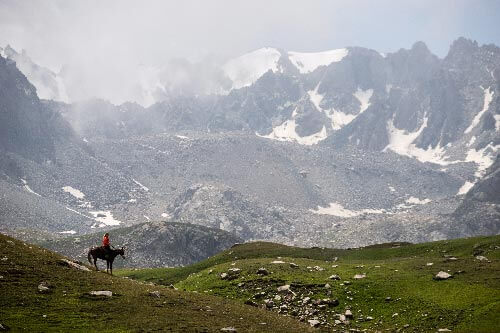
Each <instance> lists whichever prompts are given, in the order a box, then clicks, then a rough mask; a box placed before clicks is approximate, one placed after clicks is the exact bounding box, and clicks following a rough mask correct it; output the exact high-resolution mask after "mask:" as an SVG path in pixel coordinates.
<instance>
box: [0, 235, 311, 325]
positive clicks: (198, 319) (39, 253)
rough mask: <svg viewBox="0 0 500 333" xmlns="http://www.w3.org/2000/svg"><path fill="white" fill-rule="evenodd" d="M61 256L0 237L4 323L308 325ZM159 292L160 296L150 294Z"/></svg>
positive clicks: (1, 319) (0, 310)
mask: <svg viewBox="0 0 500 333" xmlns="http://www.w3.org/2000/svg"><path fill="white" fill-rule="evenodd" d="M4 258H6V259H4ZM60 258H62V257H61V256H59V255H57V254H54V253H52V252H50V251H48V250H44V249H41V248H38V247H36V246H31V245H26V244H24V243H22V242H19V241H17V240H15V239H12V238H10V237H7V236H4V235H1V234H0V276H1V278H0V291H1V292H0V324H3V325H7V326H9V327H10V328H11V329H12V331H15V332H17V331H27V332H47V331H60V332H69V331H72V332H73V331H81V332H88V331H101V332H136V331H141V332H149V331H176V332H177V331H182V332H193V331H196V332H220V329H221V328H223V327H228V326H234V327H236V328H237V329H238V331H239V332H241V331H253V332H262V331H278V332H304V331H307V330H308V327H307V326H304V324H301V323H298V322H296V321H294V320H292V319H289V318H284V317H280V316H277V315H275V314H272V313H269V312H267V311H264V310H261V309H255V308H251V307H249V306H245V305H242V304H241V303H239V302H235V301H233V300H228V299H225V298H220V297H213V296H209V295H203V294H196V293H188V292H180V291H175V290H172V289H167V288H166V287H163V286H152V285H148V284H145V283H141V282H137V281H131V280H127V279H123V278H120V277H116V276H115V277H112V276H110V275H108V274H105V273H102V272H98V273H97V272H85V271H81V270H76V269H72V268H68V267H65V266H61V265H60V264H58V261H59V259H60ZM117 260H121V259H120V258H117ZM101 267H102V262H101ZM41 281H48V282H49V283H50V284H51V285H52V286H53V288H52V289H51V290H52V292H51V293H49V294H41V293H39V292H38V291H37V286H38V284H39V283H40V282H41ZM92 290H111V291H112V292H113V297H111V298H105V297H97V298H95V297H91V296H89V295H88V293H89V292H90V291H92ZM155 290H158V291H159V292H160V294H161V297H160V298H157V297H153V296H150V295H149V292H150V291H155ZM262 323H266V324H265V325H264V324H262Z"/></svg>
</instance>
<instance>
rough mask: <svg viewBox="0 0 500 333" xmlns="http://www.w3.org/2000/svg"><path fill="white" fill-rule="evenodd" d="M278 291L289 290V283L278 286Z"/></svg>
mask: <svg viewBox="0 0 500 333" xmlns="http://www.w3.org/2000/svg"><path fill="white" fill-rule="evenodd" d="M278 291H279V292H287V291H290V285H289V284H285V285H283V286H280V287H278Z"/></svg>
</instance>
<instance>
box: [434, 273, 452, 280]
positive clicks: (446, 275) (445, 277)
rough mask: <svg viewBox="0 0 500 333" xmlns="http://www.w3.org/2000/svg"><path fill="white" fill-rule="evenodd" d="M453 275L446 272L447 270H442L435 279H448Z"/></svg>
mask: <svg viewBox="0 0 500 333" xmlns="http://www.w3.org/2000/svg"><path fill="white" fill-rule="evenodd" d="M452 277H453V275H451V274H449V273H446V272H443V271H440V272H439V273H437V274H436V276H434V280H438V281H440V280H448V279H450V278H452Z"/></svg>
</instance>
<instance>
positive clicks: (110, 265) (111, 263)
mask: <svg viewBox="0 0 500 333" xmlns="http://www.w3.org/2000/svg"><path fill="white" fill-rule="evenodd" d="M109 270H110V271H111V275H113V262H112V261H110V262H109Z"/></svg>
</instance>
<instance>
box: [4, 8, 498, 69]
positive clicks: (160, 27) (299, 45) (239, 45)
mask: <svg viewBox="0 0 500 333" xmlns="http://www.w3.org/2000/svg"><path fill="white" fill-rule="evenodd" d="M459 36H465V37H469V38H472V39H476V40H477V41H478V42H479V43H481V44H482V43H495V44H497V45H500V1H495V0H485V1H480V0H469V1H465V0H439V1H435V0H431V1H425V0H417V1H403V0H395V1H384V0H376V1H372V0H369V1H354V0H348V1H328V0H327V1H314V0H305V1H293V0H283V1H271V0H263V1H262V0H252V1H248V0H245V1H238V0H214V1H206V0H199V1H186V0H182V1H180V0H179V1H100V0H97V1H88V0H85V1H83V0H82V1H69V0H61V1H50V0H44V1H41V0H40V1H18V0H15V1H6V0H0V45H5V44H7V43H10V44H11V45H12V46H13V47H14V48H17V49H21V48H24V49H26V50H27V51H28V53H29V54H30V55H32V57H33V58H35V59H36V60H37V61H39V62H41V63H42V64H44V65H48V66H51V67H57V66H59V65H61V64H62V63H64V62H71V61H73V60H74V58H80V57H89V58H91V59H96V60H99V62H100V61H106V60H112V61H117V59H118V61H119V62H121V61H124V62H129V61H134V62H137V63H148V64H158V63H161V62H162V61H164V59H165V58H172V57H188V58H189V59H197V58H200V57H202V56H205V55H209V54H214V55H218V56H233V55H239V54H241V53H244V52H247V51H249V50H253V49H256V48H260V47H263V46H273V47H280V48H283V49H287V50H295V51H319V50H327V49H333V48H339V47H344V46H364V47H369V48H374V49H377V50H379V51H382V52H388V51H395V50H397V49H399V48H408V47H410V46H411V45H412V44H413V43H414V42H415V41H417V40H423V41H425V42H426V43H427V44H428V46H429V48H430V49H431V50H432V51H433V52H435V53H436V54H438V55H439V56H444V55H445V54H446V52H447V50H448V47H449V44H450V43H451V41H452V40H454V39H456V38H457V37H459ZM120 58H121V59H122V60H119V59H120Z"/></svg>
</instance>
